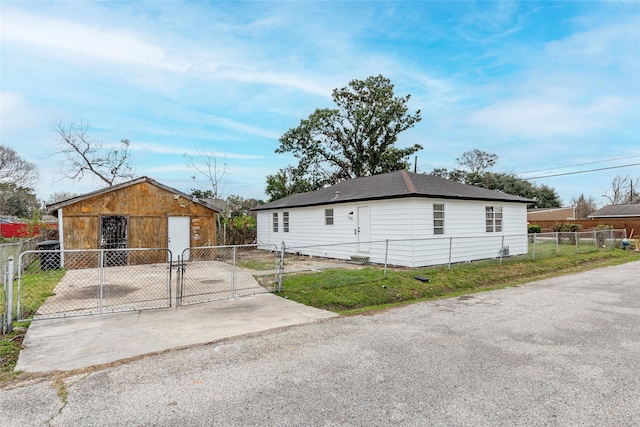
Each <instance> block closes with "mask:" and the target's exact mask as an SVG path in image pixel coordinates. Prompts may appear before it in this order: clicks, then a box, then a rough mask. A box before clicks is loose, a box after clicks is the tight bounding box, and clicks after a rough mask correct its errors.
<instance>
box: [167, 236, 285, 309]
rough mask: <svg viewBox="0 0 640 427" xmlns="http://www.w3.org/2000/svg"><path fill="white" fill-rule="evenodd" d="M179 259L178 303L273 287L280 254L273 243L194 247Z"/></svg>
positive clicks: (272, 288)
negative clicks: (259, 245)
mask: <svg viewBox="0 0 640 427" xmlns="http://www.w3.org/2000/svg"><path fill="white" fill-rule="evenodd" d="M180 259H181V260H182V261H181V263H180V268H179V275H180V276H179V279H178V283H179V286H178V300H177V301H178V305H191V304H198V303H203V302H208V301H214V300H219V299H225V298H235V297H239V296H247V295H255V294H261V293H266V292H273V291H275V290H277V286H278V281H279V276H280V254H279V251H278V249H277V247H276V246H275V245H266V246H263V247H262V248H260V249H258V246H257V245H234V246H204V247H195V248H189V249H186V250H185V251H184V252H183V253H182V256H181V258H180Z"/></svg>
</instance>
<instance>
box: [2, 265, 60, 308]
mask: <svg viewBox="0 0 640 427" xmlns="http://www.w3.org/2000/svg"><path fill="white" fill-rule="evenodd" d="M65 273H66V270H64V269H61V270H45V271H39V272H37V273H26V274H23V275H22V282H21V295H20V306H21V309H22V313H21V315H22V318H28V317H30V316H32V315H34V314H35V313H36V312H37V311H38V309H39V308H40V306H41V305H42V304H43V303H44V302H45V301H46V299H47V298H49V297H50V296H52V295H53V289H54V288H55V287H56V285H57V284H58V282H59V281H60V280H61V279H62V277H63V276H64V275H65ZM14 298H17V295H16V296H14Z"/></svg>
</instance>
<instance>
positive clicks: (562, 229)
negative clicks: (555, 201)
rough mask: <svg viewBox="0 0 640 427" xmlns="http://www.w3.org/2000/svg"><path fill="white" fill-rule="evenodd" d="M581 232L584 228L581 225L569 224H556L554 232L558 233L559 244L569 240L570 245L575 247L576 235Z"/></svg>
mask: <svg viewBox="0 0 640 427" xmlns="http://www.w3.org/2000/svg"><path fill="white" fill-rule="evenodd" d="M580 230H582V226H581V225H580V224H572V223H569V222H564V223H561V224H556V226H555V227H553V231H555V232H557V233H558V243H562V240H563V239H564V238H567V239H568V240H569V243H571V244H572V245H575V243H576V235H575V233H576V232H578V231H580Z"/></svg>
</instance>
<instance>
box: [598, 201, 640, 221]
mask: <svg viewBox="0 0 640 427" xmlns="http://www.w3.org/2000/svg"><path fill="white" fill-rule="evenodd" d="M587 218H590V219H602V218H611V219H613V218H635V219H640V203H636V204H633V205H607V206H604V207H602V208H600V209H598V210H597V211H595V212H592V213H591V215H589V216H588V217H587Z"/></svg>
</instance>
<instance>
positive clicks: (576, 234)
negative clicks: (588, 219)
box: [573, 231, 580, 254]
mask: <svg viewBox="0 0 640 427" xmlns="http://www.w3.org/2000/svg"><path fill="white" fill-rule="evenodd" d="M573 237H574V238H575V240H576V254H579V253H580V250H579V248H578V232H577V231H574V232H573Z"/></svg>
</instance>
